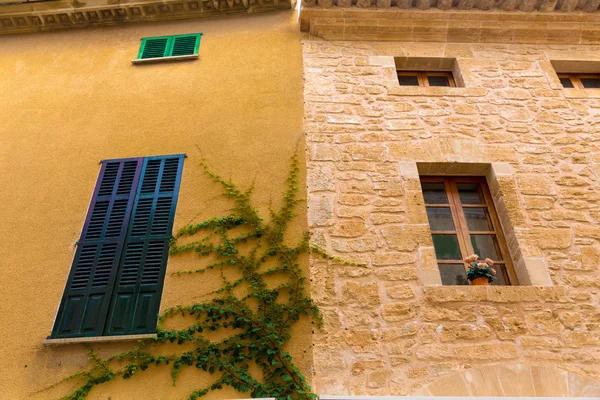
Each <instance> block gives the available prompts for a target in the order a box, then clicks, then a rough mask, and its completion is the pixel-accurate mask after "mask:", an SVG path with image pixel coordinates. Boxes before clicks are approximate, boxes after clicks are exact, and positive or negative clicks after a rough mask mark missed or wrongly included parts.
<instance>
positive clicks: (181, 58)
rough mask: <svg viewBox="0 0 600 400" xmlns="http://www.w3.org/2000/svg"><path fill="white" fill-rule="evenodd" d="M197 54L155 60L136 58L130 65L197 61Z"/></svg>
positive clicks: (156, 58)
mask: <svg viewBox="0 0 600 400" xmlns="http://www.w3.org/2000/svg"><path fill="white" fill-rule="evenodd" d="M197 59H198V54H189V55H186V56H171V57H155V58H136V59H133V60H131V63H132V64H134V65H135V64H151V63H157V62H164V61H186V60H197Z"/></svg>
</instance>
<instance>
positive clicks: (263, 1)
mask: <svg viewBox="0 0 600 400" xmlns="http://www.w3.org/2000/svg"><path fill="white" fill-rule="evenodd" d="M295 4H296V0H163V1H137V2H121V1H119V0H116V1H115V0H108V1H106V0H91V1H88V2H86V3H80V2H78V1H77V0H74V1H73V2H66V1H46V2H36V3H24V4H11V5H1V6H0V34H9V33H20V32H37V31H45V30H53V29H64V28H77V27H86V26H97V25H117V24H121V23H125V22H148V21H162V20H176V19H192V18H207V17H218V16H224V15H229V14H248V13H258V12H268V11H275V10H280V9H288V10H289V9H292V8H294V6H295Z"/></svg>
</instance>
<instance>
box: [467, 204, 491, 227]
mask: <svg viewBox="0 0 600 400" xmlns="http://www.w3.org/2000/svg"><path fill="white" fill-rule="evenodd" d="M463 211H464V213H465V219H466V220H467V227H468V228H469V230H470V231H471V232H473V231H492V230H493V228H492V222H491V221H490V215H489V213H488V210H487V208H479V207H477V208H475V207H474V208H463Z"/></svg>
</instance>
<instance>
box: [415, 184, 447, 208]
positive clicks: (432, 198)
mask: <svg viewBox="0 0 600 400" xmlns="http://www.w3.org/2000/svg"><path fill="white" fill-rule="evenodd" d="M421 187H422V188H423V197H424V198H425V204H448V196H446V188H445V187H444V182H421Z"/></svg>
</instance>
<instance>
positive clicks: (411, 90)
mask: <svg viewBox="0 0 600 400" xmlns="http://www.w3.org/2000/svg"><path fill="white" fill-rule="evenodd" d="M388 94H389V95H391V96H450V97H483V96H485V95H486V94H487V89H484V88H464V87H442V86H436V87H431V86H430V87H422V86H399V85H398V84H397V83H396V84H395V85H394V86H393V87H391V86H390V85H388Z"/></svg>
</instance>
